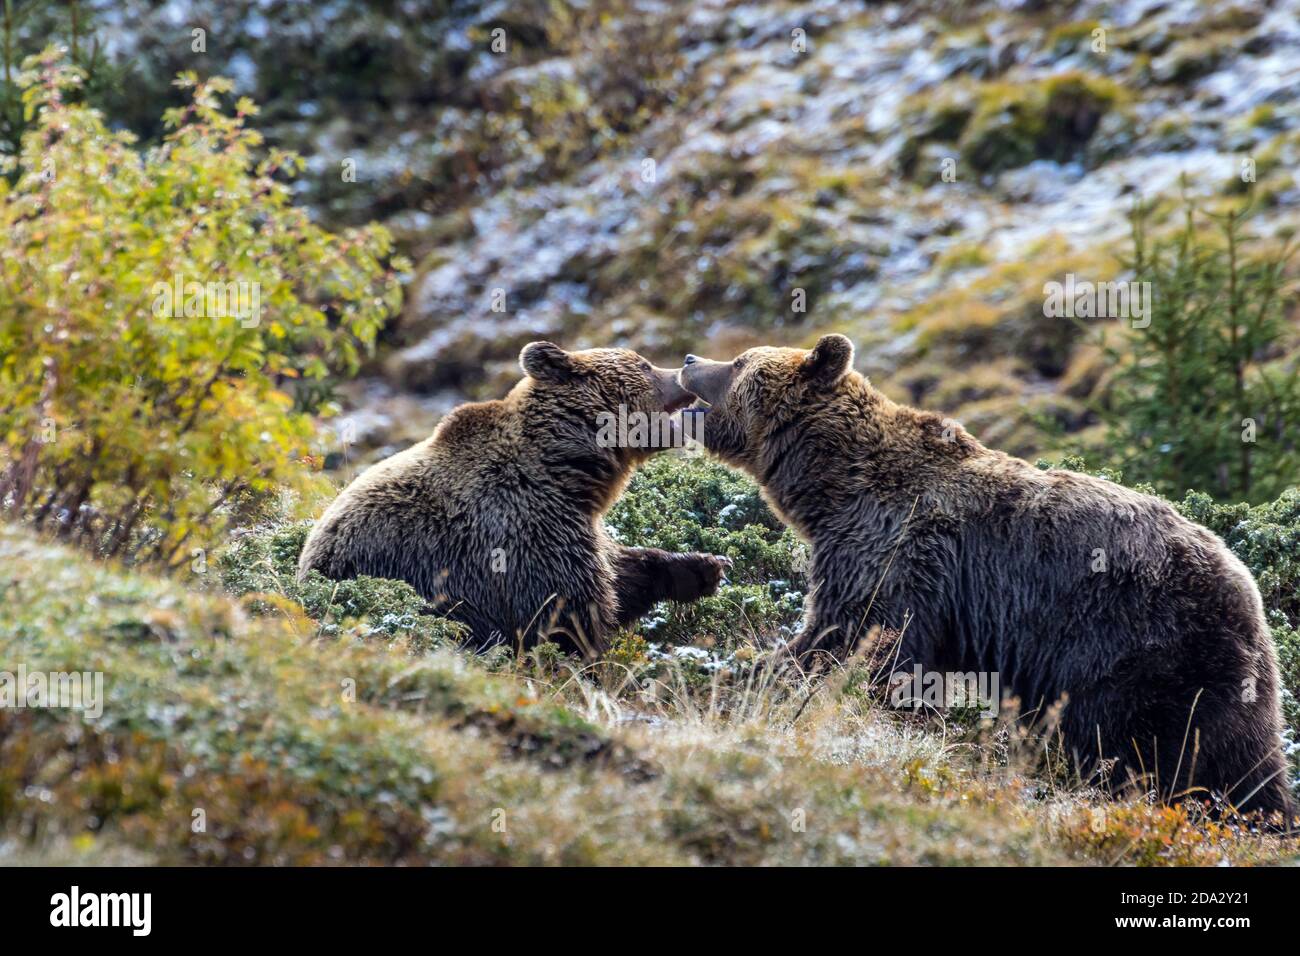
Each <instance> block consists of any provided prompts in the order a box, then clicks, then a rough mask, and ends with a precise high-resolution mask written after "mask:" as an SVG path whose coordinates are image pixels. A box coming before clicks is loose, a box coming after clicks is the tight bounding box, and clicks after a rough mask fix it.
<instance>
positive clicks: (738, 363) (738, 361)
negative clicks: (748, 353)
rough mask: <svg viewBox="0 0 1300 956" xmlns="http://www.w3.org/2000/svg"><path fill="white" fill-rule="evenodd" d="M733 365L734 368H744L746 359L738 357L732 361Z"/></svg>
mask: <svg viewBox="0 0 1300 956" xmlns="http://www.w3.org/2000/svg"><path fill="white" fill-rule="evenodd" d="M731 367H732V368H734V369H742V368H744V367H745V360H744V359H743V358H738V359H736V361H734V362H732V363H731Z"/></svg>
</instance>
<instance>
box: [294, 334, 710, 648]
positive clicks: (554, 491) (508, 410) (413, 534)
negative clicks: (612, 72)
mask: <svg viewBox="0 0 1300 956" xmlns="http://www.w3.org/2000/svg"><path fill="white" fill-rule="evenodd" d="M519 361H520V365H521V366H522V367H523V370H524V372H525V373H526V374H527V377H526V378H524V379H523V380H522V381H521V382H519V383H518V384H517V385H516V386H515V387H514V388H513V389H512V390H511V391H510V393H509V394H508V395H507V396H506V397H505V398H504V399H501V400H499V401H490V402H481V403H476V404H468V405H462V406H460V407H459V408H457V409H455V410H454V411H452V412H451V413H450V414H448V415H447V416H446V417H445V418H444V419H443V420H442V421H441V422H439V424H438V426H437V428H436V429H435V430H434V432H433V434H432V436H430V437H429V438H427V439H425V440H424V441H422V442H420V443H419V444H417V445H415V446H413V447H411V448H408V449H406V450H405V451H403V452H399V453H398V454H396V455H393V456H392V457H391V458H388V459H385V460H384V461H382V462H380V463H378V464H376V465H374V466H373V467H371V468H370V469H368V470H367V471H365V472H364V473H363V474H361V475H360V476H359V477H358V478H357V479H356V480H355V481H353V482H352V483H351V484H350V485H349V486H348V487H347V488H346V489H344V491H343V492H342V494H340V495H339V497H338V498H337V499H336V500H335V501H334V503H333V504H331V505H330V507H329V508H328V509H327V510H326V512H325V513H324V514H323V515H322V516H321V518H320V520H319V521H317V522H316V525H315V527H314V529H313V530H312V532H311V534H310V536H309V537H308V539H307V542H306V545H305V546H304V548H303V552H302V556H301V558H300V559H299V576H300V577H301V576H303V575H305V574H306V573H307V572H308V571H311V570H316V571H320V572H321V573H322V574H324V575H325V576H326V577H329V578H332V579H339V578H349V577H354V576H356V575H360V574H367V575H372V576H375V577H384V578H397V579H400V580H403V581H406V582H408V583H410V584H411V585H412V586H413V587H414V588H415V589H416V590H417V591H418V592H419V593H420V594H421V595H422V596H423V597H424V598H425V600H427V601H429V602H430V604H431V605H433V609H434V610H436V611H437V612H438V613H442V614H445V615H446V616H448V617H450V618H452V619H454V620H458V621H462V622H464V623H465V624H467V625H469V627H470V629H471V630H472V632H473V634H474V638H475V641H476V643H478V644H479V645H487V644H491V643H497V642H509V643H512V644H515V645H517V646H529V645H532V644H533V643H536V642H537V641H539V640H542V639H547V640H554V641H557V642H558V643H562V644H566V645H567V646H569V647H570V648H571V649H574V650H578V651H580V652H581V653H583V654H586V655H588V656H591V655H595V654H598V653H600V652H601V651H603V650H604V648H605V646H606V642H607V640H608V638H609V636H610V634H611V632H613V631H614V630H615V629H617V628H618V627H620V626H622V625H625V624H628V623H630V622H632V621H634V620H636V619H637V618H638V617H640V616H641V615H643V614H645V613H646V612H647V611H648V610H649V609H650V608H651V607H652V606H653V605H654V604H655V603H657V602H659V601H662V600H674V601H693V600H695V599H696V598H699V597H703V596H706V595H709V594H712V593H713V592H714V591H715V590H716V589H717V586H718V584H719V581H720V580H721V577H722V575H723V572H724V570H725V568H726V566H727V563H728V562H727V560H726V559H725V558H719V557H715V556H713V555H707V554H670V553H668V552H665V551H659V550H657V549H652V548H629V547H623V546H621V545H619V544H617V543H615V542H614V541H613V540H611V539H610V538H609V536H608V535H607V533H606V531H605V529H604V527H603V525H602V522H601V516H602V515H603V514H604V513H605V511H606V510H607V509H608V508H609V507H610V505H612V504H613V503H614V501H615V500H616V499H617V498H618V496H619V494H620V493H621V492H622V490H623V487H624V486H625V485H626V483H627V481H628V479H629V477H630V476H631V474H632V471H633V470H634V468H635V467H636V466H637V465H638V464H639V463H641V462H642V461H644V460H646V459H647V458H648V457H649V456H650V455H651V454H653V453H654V452H655V451H656V450H658V448H657V447H655V445H656V444H658V445H661V446H662V445H667V444H671V438H672V435H671V434H670V435H668V436H667V439H666V440H665V438H664V431H665V430H664V429H660V430H659V431H658V432H657V436H658V437H659V438H660V441H658V442H657V443H656V442H652V441H649V440H643V439H646V438H648V437H650V433H649V432H648V431H647V429H646V428H644V427H642V428H640V429H636V428H634V429H632V430H631V431H630V435H631V436H632V438H634V439H636V440H634V441H633V440H626V439H627V438H628V435H629V431H628V430H627V429H624V430H623V432H622V435H623V438H624V440H622V441H620V440H617V439H618V435H615V434H614V432H615V431H616V430H615V429H610V428H607V427H604V425H607V424H608V423H609V422H610V421H611V420H612V419H614V418H617V417H619V416H622V417H625V418H629V419H632V420H633V421H634V422H635V423H637V424H644V423H646V422H650V421H659V420H660V419H663V420H668V416H669V415H670V413H672V412H674V411H676V410H678V409H680V408H682V407H683V406H684V405H687V404H689V403H690V402H691V401H692V399H693V396H691V395H690V394H689V393H687V392H685V391H684V390H683V389H682V388H681V386H680V385H679V384H678V382H677V373H676V370H668V369H662V368H657V367H655V366H653V365H651V364H650V363H649V362H648V361H646V360H645V359H643V358H642V357H641V356H639V355H638V354H636V353H635V352H631V351H628V350H626V349H591V350H589V351H583V352H566V351H564V350H563V349H561V348H560V347H559V346H556V345H552V344H551V343H549V342H533V343H532V344H530V345H528V346H526V347H525V348H524V350H523V351H522V353H521V354H520V357H519ZM674 424H675V423H674ZM672 434H679V433H672Z"/></svg>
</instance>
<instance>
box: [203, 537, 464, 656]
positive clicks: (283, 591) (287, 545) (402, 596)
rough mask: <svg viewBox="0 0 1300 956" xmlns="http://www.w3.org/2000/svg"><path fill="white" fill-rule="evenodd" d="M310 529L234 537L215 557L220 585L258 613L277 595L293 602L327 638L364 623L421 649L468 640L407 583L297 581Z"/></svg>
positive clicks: (314, 577) (310, 577)
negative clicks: (430, 610)
mask: <svg viewBox="0 0 1300 956" xmlns="http://www.w3.org/2000/svg"><path fill="white" fill-rule="evenodd" d="M310 530H311V522H289V523H284V524H266V525H261V526H259V527H256V528H251V529H247V530H244V531H241V532H238V533H236V535H235V536H234V543H233V544H232V545H231V546H230V547H229V548H227V549H225V550H224V551H222V552H221V554H220V555H219V556H218V558H217V569H218V572H219V573H220V576H221V584H222V586H223V587H224V588H225V589H226V590H227V591H230V592H231V593H232V594H236V595H241V596H243V595H251V596H252V597H250V598H249V599H248V600H247V601H246V602H245V604H246V606H248V607H250V608H251V609H252V610H253V611H254V612H260V613H267V612H271V611H274V610H276V609H277V605H278V602H276V601H274V600H268V598H270V597H271V596H273V595H278V596H283V597H286V598H288V599H289V600H291V601H295V602H297V603H298V604H300V605H301V606H302V608H303V610H304V611H305V612H306V613H307V615H308V616H309V617H311V618H312V619H313V620H315V621H317V622H318V623H319V625H320V631H321V633H322V634H325V635H334V634H338V633H341V632H342V631H343V630H344V629H345V628H346V627H347V626H349V625H350V624H351V623H353V622H356V621H364V622H366V626H367V627H368V629H369V630H370V631H371V632H373V633H376V634H383V635H388V636H394V637H396V636H406V637H410V638H412V639H413V640H414V641H415V643H416V645H417V647H418V649H428V648H431V647H436V646H440V645H443V644H448V643H451V644H457V643H460V642H462V641H464V640H465V639H466V638H467V637H468V636H469V632H468V630H467V629H466V628H465V626H464V625H462V624H458V623H456V622H454V621H450V620H448V619H447V618H444V617H440V616H437V615H431V614H429V613H428V608H427V605H426V604H425V602H424V599H423V598H421V597H420V595H419V594H417V593H416V591H415V589H414V588H412V587H411V586H410V585H409V584H407V583H406V582H404V581H391V580H388V579H385V578H372V577H367V576H365V575H362V576H361V577H357V578H351V579H348V580H346V581H331V580H329V579H328V578H326V577H324V576H323V575H322V574H320V573H319V572H317V571H311V572H309V573H308V574H307V577H306V579H305V580H303V581H302V582H299V581H298V580H297V576H296V575H297V571H298V555H299V554H301V553H302V546H303V543H304V542H305V541H306V539H307V533H308V531H310ZM261 595H265V596H266V597H259V596H261Z"/></svg>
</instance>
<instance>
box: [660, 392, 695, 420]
mask: <svg viewBox="0 0 1300 956" xmlns="http://www.w3.org/2000/svg"><path fill="white" fill-rule="evenodd" d="M693 401H695V396H694V395H692V394H691V393H690V392H687V393H686V394H684V395H681V396H680V397H678V398H674V399H672V400H671V401H669V402H667V403H666V404H665V405H664V411H666V412H668V413H669V414H670V415H671V414H672V413H673V412H679V411H681V410H682V409H683V408H685V407H686V406H687V405H689V404H690V403H691V402H693Z"/></svg>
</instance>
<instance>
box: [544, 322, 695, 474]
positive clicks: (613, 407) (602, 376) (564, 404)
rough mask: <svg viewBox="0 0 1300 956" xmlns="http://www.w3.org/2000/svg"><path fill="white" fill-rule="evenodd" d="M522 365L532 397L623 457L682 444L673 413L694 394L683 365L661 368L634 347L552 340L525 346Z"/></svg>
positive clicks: (601, 445) (646, 453) (597, 442)
mask: <svg viewBox="0 0 1300 956" xmlns="http://www.w3.org/2000/svg"><path fill="white" fill-rule="evenodd" d="M519 365H520V367H521V368H522V369H523V370H524V372H525V373H527V375H528V378H529V380H530V383H529V385H528V386H527V388H528V394H529V395H530V400H531V401H532V402H534V403H536V404H539V405H542V406H544V407H545V408H547V409H549V410H550V412H551V413H552V414H560V415H564V416H567V417H568V418H569V419H571V420H572V421H574V422H576V423H578V424H579V427H580V429H581V430H585V431H589V432H590V434H591V435H592V436H593V439H594V441H595V443H596V444H597V445H598V446H599V447H601V448H603V449H609V450H612V451H615V452H617V453H618V456H619V457H620V458H623V459H626V460H640V459H642V458H646V457H649V455H651V454H653V453H654V452H655V451H658V450H660V449H661V448H667V447H671V446H672V445H673V444H675V443H676V444H680V431H678V423H677V421H676V420H675V419H673V418H672V417H671V416H672V415H673V413H674V412H676V411H678V410H680V409H682V408H685V407H686V406H687V405H689V404H690V403H691V402H692V401H694V399H695V396H694V395H692V394H691V393H690V392H688V391H686V389H684V388H683V387H682V385H681V383H680V382H679V381H678V372H679V370H678V369H666V368H659V367H658V366H656V365H653V364H651V363H650V362H649V361H647V360H646V359H644V358H642V357H641V356H640V355H638V354H637V353H636V352H633V351H632V350H630V349H617V348H612V349H586V350H584V351H579V352H566V351H565V350H564V349H562V348H560V347H559V346H558V345H553V344H552V343H550V342H532V343H530V344H528V345H526V346H524V349H523V351H522V352H521V353H520V354H519Z"/></svg>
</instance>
